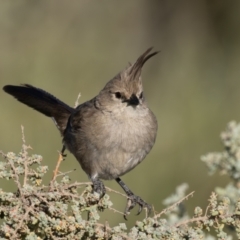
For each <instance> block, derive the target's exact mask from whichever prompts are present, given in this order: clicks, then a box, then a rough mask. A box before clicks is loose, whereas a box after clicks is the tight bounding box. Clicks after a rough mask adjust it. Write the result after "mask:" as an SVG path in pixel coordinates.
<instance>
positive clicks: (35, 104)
mask: <svg viewBox="0 0 240 240" xmlns="http://www.w3.org/2000/svg"><path fill="white" fill-rule="evenodd" d="M151 51H152V48H149V49H148V50H147V51H145V52H144V53H143V54H142V55H141V56H140V57H139V58H138V59H137V61H136V62H135V63H134V64H129V66H128V67H127V68H126V69H124V70H123V71H121V72H120V73H119V74H117V75H116V76H115V77H114V78H113V79H112V80H110V81H109V82H108V83H107V84H106V85H105V87H104V88H103V89H102V90H101V91H100V93H99V94H98V95H97V96H96V97H94V98H93V99H91V100H89V101H87V102H85V103H82V104H80V105H79V106H78V107H76V108H72V107H70V106H68V105H67V104H65V103H63V102H62V101H60V100H59V99H57V98H56V97H54V96H53V95H51V94H49V93H48V92H46V91H44V90H42V89H39V88H36V87H33V86H31V85H29V84H24V85H21V86H12V85H6V86H4V87H3V90H4V91H5V92H7V93H9V94H11V95H12V96H14V97H15V98H16V99H17V100H18V101H20V102H22V103H24V104H26V105H28V106H29V107H32V108H34V109H35V110H37V111H39V112H41V113H43V114H44V115H46V116H48V117H51V118H52V119H53V120H54V122H55V124H56V126H57V128H58V129H59V131H60V133H61V135H62V137H63V150H62V154H63V153H64V150H65V148H66V149H68V150H69V151H70V152H71V153H72V154H73V155H74V156H75V158H76V159H77V160H78V162H79V163H80V165H81V167H82V169H83V170H84V171H85V172H86V174H87V175H88V177H89V178H90V179H91V181H92V183H93V191H95V192H97V193H99V195H100V197H102V196H103V195H104V194H105V192H106V190H105V187H104V184H103V182H102V181H101V179H104V180H112V179H115V180H116V181H117V182H118V183H119V185H120V186H121V187H122V188H123V190H124V191H125V192H126V194H127V196H128V201H127V206H126V209H125V212H124V218H125V219H126V215H127V214H129V213H130V210H131V209H132V208H133V207H134V206H135V205H136V204H138V205H139V210H138V214H139V213H140V212H141V211H142V208H146V209H147V213H148V214H150V211H151V206H150V205H149V204H147V203H146V202H145V201H144V200H142V198H140V197H139V196H136V195H135V194H134V193H133V192H132V191H131V190H130V189H129V188H128V187H127V186H126V184H124V182H123V181H122V180H121V179H120V176H122V175H124V174H125V173H127V172H129V171H131V170H132V169H133V168H135V167H136V166H137V165H138V164H139V163H140V162H142V160H143V159H144V158H145V157H146V155H147V154H148V153H149V152H150V150H151V149H152V147H153V145H154V143H155V139H156V135H157V127H158V125H157V120H156V117H155V115H154V114H153V113H152V111H151V110H150V109H149V108H148V106H147V103H146V101H145V97H144V94H143V86H142V79H141V71H142V67H143V65H144V64H145V63H146V61H147V60H148V59H150V58H151V57H152V56H154V55H156V54H157V53H158V52H152V53H151Z"/></svg>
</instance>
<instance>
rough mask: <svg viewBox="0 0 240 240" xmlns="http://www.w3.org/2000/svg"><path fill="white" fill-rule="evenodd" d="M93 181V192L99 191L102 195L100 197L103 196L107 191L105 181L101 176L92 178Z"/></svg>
mask: <svg viewBox="0 0 240 240" xmlns="http://www.w3.org/2000/svg"><path fill="white" fill-rule="evenodd" d="M91 180H92V183H93V192H97V193H98V194H99V195H100V198H102V197H103V196H104V195H105V193H106V188H105V186H104V184H103V182H102V181H101V180H100V179H99V178H96V177H95V178H91Z"/></svg>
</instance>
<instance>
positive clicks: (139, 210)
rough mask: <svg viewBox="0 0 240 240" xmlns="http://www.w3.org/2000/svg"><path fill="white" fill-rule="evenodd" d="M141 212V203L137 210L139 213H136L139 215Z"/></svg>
mask: <svg viewBox="0 0 240 240" xmlns="http://www.w3.org/2000/svg"><path fill="white" fill-rule="evenodd" d="M141 212H142V206H141V205H139V209H138V212H137V214H136V215H139V214H140V213H141Z"/></svg>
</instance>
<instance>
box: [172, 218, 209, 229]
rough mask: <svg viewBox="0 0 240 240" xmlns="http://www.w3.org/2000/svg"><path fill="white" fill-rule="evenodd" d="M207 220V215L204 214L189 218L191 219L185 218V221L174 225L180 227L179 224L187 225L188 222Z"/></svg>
mask: <svg viewBox="0 0 240 240" xmlns="http://www.w3.org/2000/svg"><path fill="white" fill-rule="evenodd" d="M205 220H207V217H206V216H204V217H197V218H191V219H187V220H185V221H182V222H180V223H178V224H176V225H174V226H175V227H180V226H181V225H187V224H188V223H193V222H198V221H202V222H203V221H205Z"/></svg>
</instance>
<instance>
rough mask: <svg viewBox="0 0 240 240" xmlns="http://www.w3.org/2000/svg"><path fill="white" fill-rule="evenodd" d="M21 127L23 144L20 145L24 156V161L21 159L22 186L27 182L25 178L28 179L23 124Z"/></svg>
mask: <svg viewBox="0 0 240 240" xmlns="http://www.w3.org/2000/svg"><path fill="white" fill-rule="evenodd" d="M21 129H22V141H23V145H22V149H23V157H24V161H23V165H24V177H23V186H25V185H26V184H27V179H28V162H27V161H26V158H27V154H28V152H27V148H28V147H27V146H26V140H25V135H24V126H22V125H21Z"/></svg>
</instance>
